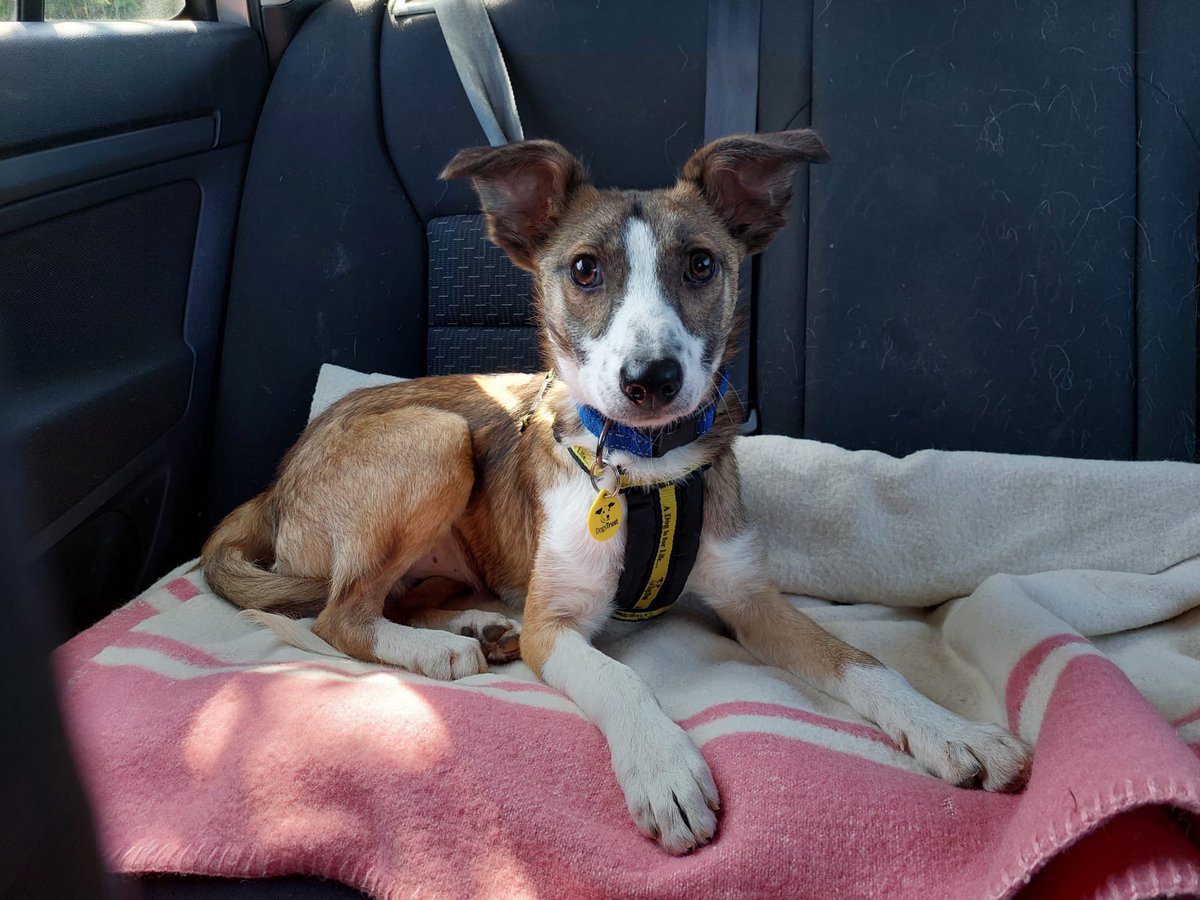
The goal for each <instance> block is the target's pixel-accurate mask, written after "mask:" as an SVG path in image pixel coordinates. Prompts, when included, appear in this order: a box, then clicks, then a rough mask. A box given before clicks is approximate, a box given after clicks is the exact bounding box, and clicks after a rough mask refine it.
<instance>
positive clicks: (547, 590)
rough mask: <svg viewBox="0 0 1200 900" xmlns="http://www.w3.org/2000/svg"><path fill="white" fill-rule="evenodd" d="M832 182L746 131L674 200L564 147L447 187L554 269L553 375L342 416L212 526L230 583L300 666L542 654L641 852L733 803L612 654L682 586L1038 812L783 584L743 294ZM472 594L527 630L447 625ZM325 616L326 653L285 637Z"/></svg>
mask: <svg viewBox="0 0 1200 900" xmlns="http://www.w3.org/2000/svg"><path fill="white" fill-rule="evenodd" d="M827 158H828V154H827V153H826V150H825V147H824V146H823V144H822V142H821V140H820V138H819V137H818V136H817V135H816V134H815V133H814V132H813V131H811V130H808V129H800V130H792V131H784V132H777V133H772V134H760V135H748V134H747V135H734V136H730V137H726V138H722V139H719V140H717V141H714V142H712V143H710V144H708V145H707V146H705V147H703V148H701V149H700V150H698V151H696V153H695V154H693V155H692V157H691V158H690V159H689V160H688V161H687V164H686V165H685V166H684V168H683V170H682V174H681V176H680V177H679V179H678V181H677V183H676V184H675V185H673V186H672V187H669V188H665V189H660V190H654V191H618V190H600V189H597V188H596V187H594V186H593V185H592V184H590V183H589V180H588V176H587V173H586V172H585V170H584V167H583V165H582V164H581V163H580V162H579V161H578V160H576V159H575V157H573V156H572V155H571V154H570V153H569V152H568V151H567V150H566V149H564V148H563V147H562V146H560V145H558V144H556V143H553V142H550V141H526V142H522V143H517V144H510V145H507V146H502V147H495V148H476V149H467V150H462V151H460V152H459V153H458V154H457V155H456V156H455V157H454V159H453V160H452V161H451V162H450V163H449V165H448V166H447V167H446V168H445V170H444V171H443V172H442V175H441V177H442V178H443V179H457V178H467V179H470V180H471V183H472V185H473V187H474V188H475V191H476V192H477V194H478V195H479V199H480V202H481V205H482V208H483V213H484V216H485V218H486V221H487V226H488V235H489V238H490V239H491V240H492V241H493V242H494V243H495V244H497V245H498V246H499V247H500V248H501V249H503V250H504V251H505V252H506V253H507V255H508V256H509V258H510V259H511V260H512V261H513V262H514V263H515V264H516V265H517V266H520V267H521V268H523V269H526V270H528V271H529V272H531V273H532V275H533V280H534V295H535V301H536V309H537V315H538V321H539V323H540V329H539V330H540V336H541V341H542V349H543V353H544V357H545V361H546V364H547V368H548V369H549V374H548V375H491V376H443V377H430V378H422V379H416V380H413V381H409V382H405V383H400V384H395V385H388V386H383V387H373V388H367V389H364V390H360V391H356V392H354V393H352V394H350V395H348V396H346V397H345V398H343V399H342V400H340V401H339V402H337V403H335V404H334V405H333V406H331V407H330V408H329V409H328V410H327V411H325V412H324V413H323V414H321V415H320V416H318V417H317V418H316V419H315V420H314V421H313V422H312V423H311V424H310V425H309V426H308V428H307V429H306V430H305V432H304V433H303V435H302V436H301V437H300V439H299V441H298V442H297V443H296V445H295V446H294V447H293V448H292V449H291V450H290V451H289V453H288V454H287V456H286V457H285V458H284V460H283V462H282V464H281V466H280V470H279V475H278V478H277V480H276V482H275V483H274V485H273V486H272V487H271V488H270V489H268V490H267V491H265V492H264V493H262V494H260V495H258V496H257V497H255V498H254V499H252V500H250V501H248V502H246V503H244V504H243V505H242V506H240V507H238V508H237V509H235V510H234V511H233V512H232V513H230V514H229V515H228V516H227V517H226V518H225V520H224V521H223V522H221V524H220V525H219V526H218V527H217V528H216V530H215V531H214V533H213V534H212V536H211V537H210V538H209V540H208V542H207V543H206V544H205V546H204V549H203V553H202V557H201V560H202V563H201V564H202V566H203V569H204V572H205V575H206V577H207V580H208V582H209V584H210V585H211V586H212V588H213V589H214V590H215V591H216V592H217V593H218V594H220V595H221V596H223V597H225V598H226V599H228V600H229V601H231V602H232V603H234V604H235V605H237V606H239V607H242V608H244V609H246V610H250V611H251V612H250V613H248V615H250V616H252V617H254V618H256V619H257V620H258V621H260V622H262V623H263V624H265V625H267V626H269V627H272V628H274V629H275V630H276V631H277V632H278V633H279V634H280V635H281V636H282V637H284V638H285V639H287V640H289V641H291V642H292V643H295V644H297V645H299V646H309V645H313V644H314V642H313V641H312V637H311V636H312V634H315V635H317V636H318V637H319V638H320V639H321V640H322V641H324V642H325V644H327V645H331V646H332V647H333V648H336V649H337V650H338V651H340V652H342V653H345V654H347V655H349V656H352V657H356V658H358V659H361V660H367V661H370V662H378V663H387V664H391V665H395V666H401V667H403V668H405V669H409V670H411V671H413V672H418V673H421V674H424V675H427V676H429V677H432V678H439V679H451V678H462V677H465V676H469V675H474V674H477V673H480V672H483V671H485V670H486V669H487V665H488V662H489V661H491V662H504V661H507V660H510V659H513V658H515V657H516V656H517V655H518V654H519V655H520V656H521V657H522V658H523V659H524V661H525V662H526V663H527V664H528V665H529V666H530V668H531V669H532V670H533V671H534V672H535V673H536V674H537V675H538V676H540V677H541V678H542V679H543V680H544V681H545V682H546V683H547V684H549V685H550V686H551V687H554V688H556V689H557V690H559V691H561V692H563V693H564V694H566V695H567V696H568V697H570V699H571V700H572V701H574V702H575V703H576V704H577V705H578V706H579V707H580V709H582V711H583V712H584V713H585V714H586V716H587V718H588V719H589V720H590V721H591V722H592V723H594V724H595V725H596V726H597V727H598V728H599V729H600V731H601V732H602V733H603V735H604V737H605V738H606V740H607V742H608V745H609V747H610V749H611V751H612V765H613V769H614V772H615V774H616V778H617V780H618V782H619V783H620V785H621V788H622V789H623V790H624V793H625V798H626V801H627V803H628V807H629V811H630V813H631V815H632V817H633V820H634V822H635V823H636V825H637V827H638V829H639V830H640V831H641V832H642V833H643V834H644V835H646V836H648V837H649V838H652V839H655V840H657V841H658V842H659V843H660V844H661V845H662V847H663V849H665V850H666V851H667V852H669V853H672V854H682V853H687V852H689V851H691V850H693V849H694V848H696V847H698V846H700V845H703V844H705V843H707V842H709V841H710V840H711V839H712V837H713V835H714V834H715V832H716V828H717V815H716V814H717V811H718V809H719V797H718V793H717V787H716V785H715V784H714V782H713V778H712V775H711V773H710V772H709V768H708V766H707V764H706V763H705V761H704V757H703V756H702V755H701V754H700V752H699V750H698V749H697V747H696V746H695V744H694V743H693V742H692V740H691V739H690V738H689V737H688V736H687V734H686V733H685V732H684V731H683V730H682V729H681V728H680V727H679V726H678V725H677V724H675V722H673V721H672V720H671V719H669V718H668V717H667V716H666V714H665V713H664V712H663V711H662V709H661V708H660V707H659V705H658V703H657V701H656V700H655V698H654V696H653V695H652V693H651V692H650V690H649V689H648V688H647V686H646V685H645V684H644V683H643V682H642V681H641V680H640V679H639V678H638V676H637V675H636V674H634V672H633V671H632V670H631V669H629V668H628V667H626V666H624V665H622V664H621V663H619V662H617V661H615V660H613V659H611V658H609V657H607V656H605V655H604V654H602V653H601V652H600V651H599V650H597V649H595V648H594V647H593V646H592V644H591V638H592V637H593V636H594V635H596V634H597V632H599V631H600V630H601V629H602V628H603V627H604V625H605V623H606V622H607V621H608V620H609V619H610V617H611V616H613V615H616V616H617V617H618V618H626V619H633V620H638V619H644V618H652V617H654V616H656V615H657V614H658V613H660V612H662V611H663V610H664V609H665V607H666V606H667V605H669V603H670V601H671V599H673V597H674V596H677V595H678V594H679V593H680V592H682V591H683V590H686V591H689V592H694V593H695V594H697V595H699V596H700V597H701V598H703V600H704V601H706V602H707V603H708V604H709V605H710V606H711V608H712V609H713V610H715V612H716V614H717V616H718V617H719V618H720V619H721V621H722V622H723V623H724V624H725V625H726V626H727V628H728V629H729V631H730V632H731V633H732V634H733V635H734V636H735V637H736V639H737V640H738V641H739V642H741V644H742V645H743V646H744V647H746V648H747V650H749V651H750V652H751V653H752V654H753V655H754V656H756V657H757V658H758V659H760V660H762V661H763V662H764V663H767V664H769V665H773V666H778V667H780V668H782V669H785V670H787V671H788V672H790V673H792V674H794V675H796V676H800V677H801V678H803V679H805V680H807V681H808V682H809V683H811V684H812V685H814V686H816V687H817V688H819V689H821V690H822V691H824V692H826V693H828V694H830V695H832V696H833V697H835V698H837V699H839V700H842V701H844V702H845V703H847V704H848V705H849V706H850V707H852V708H853V709H855V710H856V711H857V712H858V713H860V714H861V715H863V716H865V717H866V718H868V719H870V720H872V721H874V722H875V723H877V724H878V725H879V727H880V728H881V729H882V730H883V731H884V732H886V733H887V735H888V736H889V737H890V738H891V739H892V740H894V741H895V742H896V743H897V745H898V746H899V747H901V748H902V749H903V750H905V751H906V752H908V753H910V754H911V755H912V756H913V757H915V758H916V759H917V760H918V761H919V762H920V763H922V764H923V765H924V766H925V767H926V768H927V769H928V770H929V771H930V772H932V773H933V774H934V775H937V776H938V777H940V778H943V779H945V780H946V781H948V782H950V783H951V784H954V785H959V786H964V787H967V786H970V787H982V788H983V789H986V790H991V791H1014V790H1019V789H1020V788H1021V787H1023V786H1024V783H1025V781H1026V779H1027V776H1028V772H1029V768H1030V760H1031V756H1030V749H1029V748H1028V747H1027V746H1026V745H1025V744H1024V743H1023V742H1022V741H1021V740H1019V739H1018V738H1016V737H1014V736H1012V735H1011V734H1009V733H1008V732H1007V731H1005V730H1004V729H1003V728H1001V727H999V726H997V725H993V724H980V723H974V722H970V721H968V720H966V719H963V718H961V717H960V716H958V715H956V714H954V713H951V712H950V711H948V710H946V709H944V708H942V707H940V706H938V705H937V704H935V703H934V702H933V701H931V700H929V699H928V698H926V697H924V696H923V695H922V694H920V693H918V692H917V691H916V690H915V689H914V688H912V687H911V686H910V685H909V684H908V683H907V682H906V681H905V680H904V678H903V677H902V676H900V675H899V674H898V673H896V672H894V671H893V670H891V669H889V668H887V667H886V666H884V665H883V664H881V663H880V662H879V661H878V660H876V659H875V658H874V657H872V656H870V655H868V654H867V653H864V652H862V651H860V650H857V649H855V648H854V647H851V646H849V645H847V644H845V643H843V642H842V641H840V640H838V639H837V638H835V637H833V636H832V635H830V634H828V633H827V632H826V631H824V630H823V629H822V628H820V627H819V626H818V625H816V624H815V623H814V622H813V621H812V620H810V619H809V618H807V617H806V616H805V615H804V614H803V613H801V612H799V611H798V610H797V609H795V608H794V607H793V606H792V605H791V604H790V603H789V602H788V601H787V600H786V599H785V598H784V597H783V596H782V595H781V594H780V592H779V590H778V589H777V588H776V587H775V586H774V585H773V584H771V583H770V582H769V581H767V580H766V579H765V578H764V576H763V575H762V573H763V571H764V562H763V551H762V548H761V545H760V542H759V539H758V537H757V536H756V533H755V531H754V526H753V523H752V522H750V521H749V520H748V517H747V514H746V511H745V509H744V508H743V505H742V501H741V496H740V483H739V476H738V468H737V462H736V459H735V456H734V454H733V452H732V444H733V441H734V438H735V436H736V433H737V430H738V426H739V423H740V422H741V420H742V415H741V410H740V407H739V406H738V404H737V403H736V402H735V400H734V398H733V396H732V395H731V393H730V392H728V391H727V390H726V384H727V380H726V376H725V371H726V369H727V367H728V365H729V362H730V360H731V359H732V357H733V355H734V353H735V349H736V343H737V335H738V331H739V328H740V318H739V305H738V278H739V273H740V271H741V268H742V266H743V265H745V264H746V260H747V259H748V257H750V256H751V255H752V254H755V253H758V252H760V251H762V250H763V249H764V248H765V247H766V246H767V244H768V243H769V242H770V241H771V239H772V237H773V236H774V235H775V234H776V232H778V230H779V229H780V228H781V227H782V226H783V225H784V223H785V221H786V215H787V207H788V203H789V201H790V200H791V197H792V193H793V182H794V179H795V176H796V173H797V171H798V170H799V167H800V166H801V165H803V164H805V163H811V162H820V161H824V160H826V159H827ZM647 522H649V523H650V525H646V523H647ZM634 576H636V577H634ZM627 582H632V586H630V583H627ZM463 590H465V591H467V592H468V596H467V599H468V600H469V599H470V595H473V594H472V592H473V593H474V594H485V595H488V596H491V597H495V598H499V600H501V601H503V602H504V603H505V604H506V605H507V606H508V607H509V608H510V609H512V610H523V613H524V616H523V622H522V623H521V624H518V622H517V621H516V620H515V619H513V618H510V617H509V616H508V615H505V614H504V613H502V612H494V611H487V610H479V609H470V608H458V609H455V608H452V607H453V606H454V605H455V602H454V601H456V600H457V601H458V605H459V606H460V607H461V606H463V602H462V601H463V596H460V594H461V592H462V591H463ZM620 597H624V599H623V600H621V599H619V598H620ZM647 598H649V599H647ZM466 605H467V606H470V605H471V604H470V603H466ZM385 612H386V615H385ZM243 615H247V614H246V613H243ZM304 616H316V619H315V622H314V623H313V625H312V629H311V632H309V631H307V630H306V629H301V628H299V627H296V626H295V625H294V624H293V622H292V618H286V617H293V618H294V617H304ZM316 646H317V648H318V649H319V648H320V646H323V645H321V644H320V643H319V642H316Z"/></svg>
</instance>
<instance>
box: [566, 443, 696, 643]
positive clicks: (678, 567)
mask: <svg viewBox="0 0 1200 900" xmlns="http://www.w3.org/2000/svg"><path fill="white" fill-rule="evenodd" d="M567 450H568V452H569V453H570V454H571V458H572V459H574V460H575V462H576V464H578V465H579V467H580V468H581V469H583V470H584V471H585V472H587V473H588V475H589V476H592V473H593V470H594V465H595V457H594V456H592V454H591V453H589V452H588V451H587V450H585V449H584V448H582V447H569V448H567ZM706 468H708V467H707V466H704V467H701V468H697V469H693V470H692V471H691V472H689V473H688V474H687V475H686V476H685V477H684V478H683V479H682V480H680V481H666V482H661V483H658V484H636V483H626V481H625V477H624V476H622V477H621V487H620V491H619V493H621V494H624V495H625V502H626V512H625V514H624V517H623V520H622V521H623V524H624V526H625V565H624V567H623V568H622V570H621V577H620V580H619V581H618V583H617V594H616V597H615V598H614V602H615V608H614V609H613V613H612V616H613V618H614V619H621V620H622V621H625V622H640V621H643V620H644V619H650V618H653V617H654V616H657V615H659V614H661V613H664V612H666V611H667V609H669V608H670V606H671V604H673V603H674V602H675V601H676V600H678V599H679V595H680V594H682V593H683V588H684V585H686V584H687V580H688V576H689V575H690V574H691V572H692V567H693V566H694V565H695V564H696V556H697V554H698V553H699V552H700V532H701V531H702V530H703V528H704V469H706ZM612 499H613V501H616V500H617V498H616V497H615V496H614V497H613V498H612ZM592 514H593V515H600V514H606V513H605V512H604V511H603V510H601V511H600V512H597V511H596V509H595V508H594V509H593V513H592Z"/></svg>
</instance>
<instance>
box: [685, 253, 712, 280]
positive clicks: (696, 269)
mask: <svg viewBox="0 0 1200 900" xmlns="http://www.w3.org/2000/svg"><path fill="white" fill-rule="evenodd" d="M716 270H717V261H716V260H715V259H713V257H712V254H711V253H709V252H708V251H706V250H697V251H695V252H694V253H692V255H691V256H689V257H688V268H687V276H688V280H690V281H694V282H695V283H696V284H703V283H704V282H706V281H708V280H709V279H710V278H712V277H713V272H715V271H716Z"/></svg>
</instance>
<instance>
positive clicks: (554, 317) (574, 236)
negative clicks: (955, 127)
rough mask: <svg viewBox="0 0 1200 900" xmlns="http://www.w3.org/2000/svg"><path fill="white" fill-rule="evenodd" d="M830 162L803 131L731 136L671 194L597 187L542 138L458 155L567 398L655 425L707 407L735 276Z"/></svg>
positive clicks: (723, 356) (455, 173)
mask: <svg viewBox="0 0 1200 900" xmlns="http://www.w3.org/2000/svg"><path fill="white" fill-rule="evenodd" d="M827 158H828V154H827V153H826V151H825V148H824V146H823V145H822V144H821V141H820V139H819V138H818V137H817V135H816V134H815V133H814V132H812V131H809V130H807V129H804V130H798V131H781V132H777V133H774V134H760V135H734V136H731V137H727V138H722V139H720V140H717V141H714V142H713V143H711V144H708V145H707V146H705V147H702V148H701V149H700V150H697V151H696V153H695V154H693V155H692V157H691V159H689V160H688V161H687V164H686V165H685V166H684V168H683V174H682V176H681V177H680V179H679V181H678V182H676V184H675V185H674V186H673V187H670V188H665V189H661V190H656V191H614V190H598V189H596V188H595V187H593V186H592V185H591V184H590V183H589V182H588V178H587V173H586V171H585V170H584V167H583V165H582V164H581V163H580V162H579V161H578V160H577V159H575V157H573V156H572V155H571V154H570V153H568V152H567V151H566V150H565V149H564V148H563V147H561V146H560V145H558V144H556V143H553V142H552V141H525V142H523V143H520V144H509V145H507V146H504V147H494V148H491V147H482V148H475V149H470V150H463V151H461V152H459V153H458V155H457V156H455V157H454V159H453V160H451V162H450V164H449V165H448V166H447V167H446V169H445V170H444V171H443V172H442V177H443V178H470V179H471V182H472V184H473V185H474V187H475V190H476V192H477V193H478V194H479V199H480V202H481V203H482V205H483V211H484V214H485V216H486V218H487V223H488V234H489V236H490V237H491V239H492V241H493V242H495V243H496V244H497V245H498V246H499V247H500V248H501V249H503V250H504V251H505V252H506V253H507V254H508V256H509V258H511V259H512V261H513V262H514V263H516V264H517V265H518V266H520V267H521V268H523V269H528V270H529V271H530V272H532V273H533V275H534V283H535V295H536V299H537V302H538V310H539V314H540V319H541V322H542V326H543V328H542V331H543V339H544V344H545V348H546V353H547V355H548V357H549V360H548V361H549V362H551V363H552V364H553V366H554V369H555V371H556V372H557V373H558V374H559V376H560V377H561V378H562V379H563V381H565V382H566V383H567V385H568V387H569V388H570V390H571V391H572V393H573V395H574V396H575V398H576V399H577V400H580V401H582V402H584V403H586V404H587V405H589V406H593V407H595V408H596V409H597V410H599V411H600V413H601V415H603V416H604V417H606V418H609V419H612V420H615V421H616V422H620V423H623V424H626V425H633V426H638V427H654V426H660V425H665V424H667V423H669V422H672V421H674V420H676V419H679V418H682V417H684V416H687V415H689V414H691V413H692V412H694V411H695V410H696V409H697V408H698V407H700V406H701V405H703V404H704V403H705V402H707V401H708V400H709V399H711V396H712V392H713V391H714V390H715V389H716V388H715V384H716V376H717V373H718V372H719V371H720V369H721V368H722V365H723V364H724V363H725V362H726V361H727V358H728V357H729V356H731V355H732V352H733V347H732V346H731V345H732V339H733V335H734V333H735V330H736V325H737V316H736V312H737V297H738V273H739V271H740V269H741V265H742V260H743V258H744V257H746V256H748V255H750V254H753V253H757V252H759V251H760V250H762V249H763V248H764V247H766V246H767V244H768V243H770V241H771V238H773V237H774V236H775V233H776V232H777V231H778V230H779V229H780V228H781V227H782V226H783V224H784V223H785V222H786V220H787V218H786V212H787V205H788V202H789V201H790V200H791V197H792V188H793V179H794V176H795V173H796V169H797V167H798V166H799V165H800V164H801V163H804V162H813V161H822V160H825V159H827Z"/></svg>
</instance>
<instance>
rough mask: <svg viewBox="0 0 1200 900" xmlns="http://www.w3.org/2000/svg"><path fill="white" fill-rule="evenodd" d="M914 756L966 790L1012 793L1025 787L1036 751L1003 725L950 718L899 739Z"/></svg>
mask: <svg viewBox="0 0 1200 900" xmlns="http://www.w3.org/2000/svg"><path fill="white" fill-rule="evenodd" d="M897 741H898V742H899V743H900V745H901V747H905V745H906V744H907V749H908V751H909V752H910V753H911V754H912V755H913V757H914V758H915V759H916V760H917V761H918V762H919V763H921V764H922V765H924V766H925V767H926V768H928V769H929V770H930V771H931V772H933V774H935V775H937V776H938V777H939V778H941V779H942V780H943V781H948V782H950V784H953V785H956V786H957V787H963V788H983V789H984V790H985V791H999V792H1001V793H1012V792H1014V791H1019V790H1021V789H1022V788H1023V787H1025V783H1026V782H1027V781H1028V780H1029V769H1030V767H1031V765H1032V764H1033V751H1032V750H1031V749H1030V747H1029V745H1028V744H1026V743H1025V742H1024V741H1023V740H1021V739H1020V738H1018V737H1014V736H1013V735H1011V734H1009V733H1008V732H1007V731H1005V730H1004V729H1003V728H1001V727H1000V726H999V725H991V724H982V723H979V722H970V721H967V720H966V719H960V718H958V717H957V716H947V717H946V721H945V722H944V723H939V725H937V726H934V727H929V726H919V727H916V728H913V729H911V730H910V731H909V732H907V733H905V734H901V735H899V736H898V737H897Z"/></svg>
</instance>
